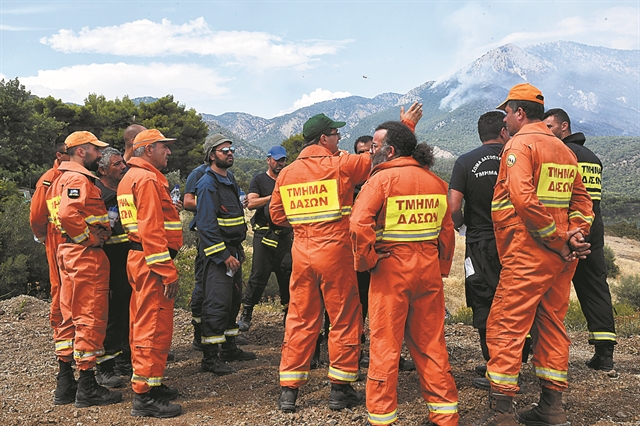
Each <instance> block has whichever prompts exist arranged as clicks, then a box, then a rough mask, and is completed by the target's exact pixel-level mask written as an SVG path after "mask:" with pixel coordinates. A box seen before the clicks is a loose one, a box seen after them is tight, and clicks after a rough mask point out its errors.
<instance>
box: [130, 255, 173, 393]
mask: <svg viewBox="0 0 640 426" xmlns="http://www.w3.org/2000/svg"><path fill="white" fill-rule="evenodd" d="M127 272H128V273H129V282H131V283H132V287H133V292H132V294H131V304H130V308H131V309H130V315H131V324H132V327H131V336H130V341H131V364H132V366H133V372H134V377H132V380H131V387H132V388H133V391H134V392H135V393H138V394H140V393H145V392H148V391H149V390H150V389H151V386H160V385H161V384H162V377H163V375H164V370H165V368H166V363H167V355H168V354H169V348H170V347H171V338H172V336H173V299H167V298H166V297H164V284H163V283H162V278H161V277H160V276H158V275H157V274H155V273H153V272H151V270H150V269H149V267H148V266H147V263H146V261H145V259H144V254H143V252H140V251H136V250H131V251H130V252H129V258H128V262H127Z"/></svg>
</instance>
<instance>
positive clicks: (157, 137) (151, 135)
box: [133, 129, 177, 149]
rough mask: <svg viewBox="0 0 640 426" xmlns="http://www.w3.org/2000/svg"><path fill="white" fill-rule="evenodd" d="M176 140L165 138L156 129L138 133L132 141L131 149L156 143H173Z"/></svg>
mask: <svg viewBox="0 0 640 426" xmlns="http://www.w3.org/2000/svg"><path fill="white" fill-rule="evenodd" d="M176 140H177V139H176V138H165V137H164V135H163V134H162V133H160V131H159V130H158V129H148V130H143V131H142V132H140V133H138V134H137V135H136V137H135V139H134V140H133V149H137V148H140V147H141V146H147V145H151V144H152V143H156V142H165V143H174V142H175V141H176Z"/></svg>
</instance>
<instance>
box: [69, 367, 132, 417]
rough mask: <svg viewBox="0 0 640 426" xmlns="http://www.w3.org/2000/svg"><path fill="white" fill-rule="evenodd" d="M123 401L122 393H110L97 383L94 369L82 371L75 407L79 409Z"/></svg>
mask: <svg viewBox="0 0 640 426" xmlns="http://www.w3.org/2000/svg"><path fill="white" fill-rule="evenodd" d="M121 400H122V392H119V391H110V390H109V389H107V388H105V387H102V386H100V385H99V384H98V382H96V377H95V374H94V371H93V369H91V370H80V380H78V390H77V392H76V402H75V404H74V405H75V406H76V407H78V408H84V407H91V406H93V405H110V404H115V403H117V402H120V401H121Z"/></svg>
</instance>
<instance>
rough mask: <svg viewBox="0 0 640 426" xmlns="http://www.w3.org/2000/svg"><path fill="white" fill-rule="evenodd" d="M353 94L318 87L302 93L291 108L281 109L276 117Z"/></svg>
mask: <svg viewBox="0 0 640 426" xmlns="http://www.w3.org/2000/svg"><path fill="white" fill-rule="evenodd" d="M349 96H352V95H351V93H349V92H331V91H329V90H324V89H320V88H318V89H316V90H314V91H313V92H311V93H309V94H308V95H307V94H304V95H302V97H301V98H300V99H298V100H297V101H295V102H294V103H293V106H292V107H291V108H288V109H285V110H282V111H280V112H279V113H278V114H276V117H279V116H281V115H285V114H289V113H290V112H293V111H295V110H298V109H300V108H304V107H308V106H309V105H313V104H317V103H318V102H324V101H329V100H331V99H340V98H346V97H349Z"/></svg>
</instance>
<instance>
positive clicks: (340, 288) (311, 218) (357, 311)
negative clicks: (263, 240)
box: [269, 114, 371, 412]
mask: <svg viewBox="0 0 640 426" xmlns="http://www.w3.org/2000/svg"><path fill="white" fill-rule="evenodd" d="M345 124H346V123H344V122H340V121H333V120H332V119H330V118H329V117H327V116H326V115H324V114H318V115H315V116H313V117H311V118H310V119H309V120H307V122H306V123H305V124H304V126H303V136H304V139H305V143H306V146H305V147H304V148H303V149H302V151H301V152H300V155H299V156H298V158H297V159H296V161H294V162H293V163H292V164H290V165H289V166H287V167H286V168H285V169H283V170H282V172H280V175H279V176H278V179H277V181H276V186H275V189H274V191H273V194H272V196H271V206H270V209H269V212H270V214H271V221H272V222H273V223H274V224H276V225H279V226H291V227H292V228H293V232H294V242H293V247H292V250H291V256H292V259H293V271H292V275H291V284H290V287H289V290H290V293H291V294H290V302H289V312H288V315H287V323H286V326H285V336H284V343H283V345H282V357H281V361H280V385H281V395H280V399H279V401H278V408H279V409H280V410H282V411H284V412H294V411H295V410H296V399H297V396H298V388H299V387H300V386H302V385H304V384H305V383H306V382H307V381H308V380H309V371H310V364H311V358H312V356H313V352H314V349H315V342H316V339H317V337H318V334H319V332H320V328H321V326H322V311H323V309H326V310H327V313H328V314H329V320H330V321H331V324H332V327H331V332H330V333H329V355H330V365H329V380H330V381H331V393H330V395H329V408H331V409H333V410H340V409H343V408H346V407H351V406H354V405H358V404H362V403H363V402H364V395H362V394H361V393H358V392H356V391H355V390H354V389H353V387H352V386H351V383H353V382H355V381H356V379H357V378H358V356H359V352H360V335H361V333H362V312H361V307H360V300H359V297H358V284H357V280H356V273H355V271H354V269H353V253H352V251H351V242H350V240H349V215H350V214H351V205H352V203H353V193H354V188H355V186H356V185H357V184H360V183H362V182H364V180H365V179H366V178H367V175H368V174H369V170H370V169H371V156H370V155H369V154H368V153H365V154H362V155H355V154H347V153H345V152H340V151H339V150H338V142H339V141H340V133H339V131H338V129H339V128H341V127H343V126H344V125H345Z"/></svg>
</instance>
